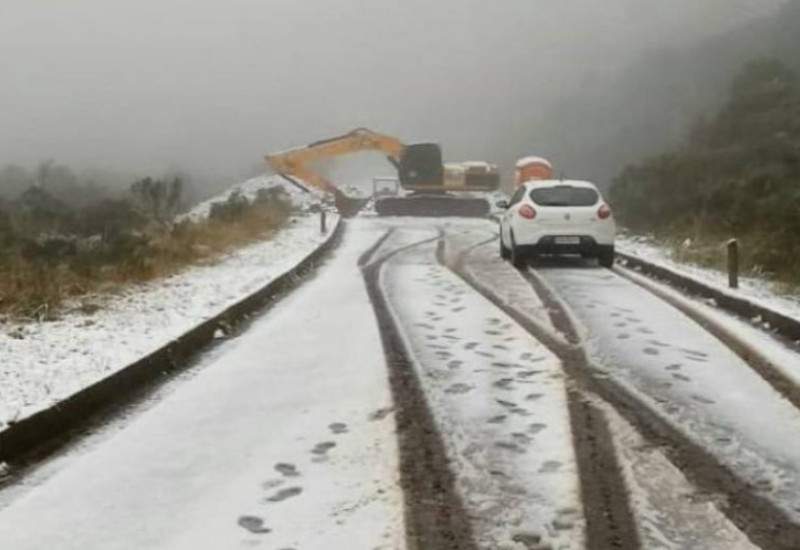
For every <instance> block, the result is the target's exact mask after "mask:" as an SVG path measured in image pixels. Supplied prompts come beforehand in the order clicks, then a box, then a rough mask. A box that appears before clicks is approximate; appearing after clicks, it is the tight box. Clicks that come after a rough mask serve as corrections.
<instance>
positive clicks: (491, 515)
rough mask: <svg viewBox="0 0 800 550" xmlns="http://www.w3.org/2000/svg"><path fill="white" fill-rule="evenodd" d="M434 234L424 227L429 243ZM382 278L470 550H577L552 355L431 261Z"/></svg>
mask: <svg viewBox="0 0 800 550" xmlns="http://www.w3.org/2000/svg"><path fill="white" fill-rule="evenodd" d="M434 236H436V232H435V231H430V232H429V237H434ZM435 254H436V243H429V244H427V245H422V246H419V247H415V248H412V249H409V250H408V251H406V252H404V253H401V254H399V255H397V256H396V257H395V258H393V259H391V260H390V261H389V262H388V263H387V264H386V265H385V266H384V270H383V272H382V276H381V282H382V286H383V288H384V292H385V294H386V296H387V298H388V299H389V302H390V304H391V308H392V310H393V312H394V313H393V314H394V315H395V317H396V318H397V320H398V321H399V324H400V325H401V326H402V327H403V330H404V335H405V339H406V341H407V346H408V348H409V350H410V352H411V354H412V356H413V358H414V360H415V363H416V368H417V369H418V376H419V378H420V380H421V383H422V385H423V386H424V388H425V392H426V397H427V399H428V402H429V405H430V407H431V409H432V411H433V415H434V417H435V419H436V422H437V425H438V426H439V430H440V432H441V434H442V437H443V439H444V441H445V444H446V447H447V449H448V454H449V455H450V461H451V467H452V468H453V470H454V472H455V477H456V486H457V488H458V490H459V493H460V494H461V496H462V499H463V500H464V502H465V505H466V508H467V512H468V514H469V515H470V518H471V521H472V522H473V529H474V531H475V536H476V538H477V542H478V544H479V546H480V547H481V548H531V547H536V548H538V547H539V546H538V545H539V544H542V545H543V546H542V547H548V548H553V549H571V548H582V547H583V542H584V541H583V537H584V535H583V530H584V520H583V511H582V505H581V501H580V494H579V493H580V491H579V482H578V475H577V464H576V458H575V454H574V450H573V448H572V439H571V431H570V422H569V414H568V409H567V396H566V390H565V381H564V374H563V372H562V370H561V365H560V363H559V361H558V360H557V359H556V358H555V356H554V355H553V354H552V353H550V352H549V351H548V350H547V349H545V348H544V347H543V346H542V345H541V344H540V343H539V342H537V341H536V340H534V339H533V338H532V337H531V336H530V335H529V334H528V333H526V332H525V331H524V330H523V329H522V328H521V327H519V326H518V325H516V324H515V323H514V322H513V321H511V320H510V319H509V318H508V317H507V316H506V315H504V314H503V313H502V312H500V311H499V310H497V308H495V307H494V306H493V305H492V304H491V303H490V302H489V301H487V300H486V299H485V298H483V297H482V296H480V295H479V294H478V293H476V292H475V291H474V290H473V289H472V288H471V287H469V286H468V285H467V284H466V283H465V282H464V281H462V280H461V279H459V278H458V277H456V276H455V275H454V274H453V273H451V272H450V271H449V270H448V269H447V268H445V267H443V266H441V265H439V264H438V263H437V261H436V259H435Z"/></svg>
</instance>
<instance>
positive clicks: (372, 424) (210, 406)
mask: <svg viewBox="0 0 800 550" xmlns="http://www.w3.org/2000/svg"><path fill="white" fill-rule="evenodd" d="M380 234H381V232H380V230H379V229H378V228H374V229H371V228H364V229H362V230H360V231H357V232H353V231H348V232H347V234H346V235H347V236H346V239H345V242H344V244H342V245H341V247H340V248H339V249H338V250H337V251H336V253H335V255H334V257H333V258H332V259H331V260H329V261H328V262H327V265H325V267H324V275H320V276H318V277H317V278H315V279H313V280H311V281H309V282H308V283H306V284H304V285H303V286H301V287H300V288H299V289H298V290H297V291H296V292H295V293H294V294H292V295H291V296H289V297H288V298H286V299H285V300H284V301H282V302H281V303H279V304H278V305H277V306H276V307H275V308H274V309H273V310H271V311H270V312H269V313H268V314H267V315H266V316H265V317H263V318H261V319H260V320H258V321H256V322H255V323H254V324H253V325H252V327H251V328H250V329H249V330H248V331H247V332H246V333H245V334H243V335H242V336H241V337H239V338H236V339H234V340H231V341H229V342H226V343H224V344H223V345H222V346H221V347H220V348H218V349H217V350H216V351H215V352H214V353H213V354H211V357H210V358H208V359H207V360H206V364H205V365H203V367H202V368H201V369H200V371H199V372H198V373H197V375H196V376H194V377H192V378H190V379H189V380H187V381H185V382H184V383H183V385H181V387H180V391H175V392H173V393H171V394H169V395H168V396H167V397H165V398H164V400H163V401H161V402H160V403H158V404H157V405H155V406H153V407H152V408H150V409H149V410H147V411H145V412H142V413H141V414H140V415H139V416H138V417H136V418H135V419H134V420H132V421H131V423H130V425H128V426H126V428H125V429H124V430H122V431H120V432H118V433H116V434H114V435H112V436H110V437H109V438H108V439H107V440H105V441H104V442H103V444H102V445H100V446H96V447H95V448H92V449H89V450H86V451H83V452H82V453H79V456H76V457H73V458H72V459H71V460H67V461H66V462H65V465H64V467H63V468H62V469H60V470H59V471H57V472H55V473H54V474H53V475H52V476H51V477H50V478H49V479H48V480H47V481H46V483H43V484H41V485H39V486H37V487H33V488H31V489H30V490H28V491H25V492H23V494H22V495H21V496H19V497H18V498H16V499H15V500H13V501H12V502H11V503H10V504H9V505H8V507H7V508H5V509H4V510H3V511H2V513H0V541H2V544H1V545H2V548H4V549H6V548H7V549H14V550H41V549H51V548H52V549H55V548H57V549H59V550H71V549H75V550H78V549H80V550H93V549H98V550H100V549H102V550H127V549H131V550H133V549H136V550H139V549H142V548H148V549H156V548H159V549H161V548H165V549H167V548H168V549H175V550H178V549H185V548H192V549H198V550H200V549H206V548H209V549H211V548H214V549H216V548H226V549H229V548H236V547H250V546H258V545H263V546H264V547H268V548H276V549H282V548H296V549H303V550H314V549H318V550H330V549H332V548H342V549H344V548H348V549H349V548H352V549H361V548H364V549H367V548H369V549H386V550H389V549H399V550H402V549H403V548H404V547H405V545H404V541H403V515H402V514H403V511H402V508H403V506H402V493H401V490H400V488H399V487H398V480H397V478H398V473H397V468H398V464H397V443H396V434H395V423H394V417H393V415H392V414H391V410H392V409H391V407H392V403H391V394H390V391H389V388H388V381H387V372H386V368H385V364H384V356H383V352H382V347H381V339H380V335H379V333H378V329H377V327H376V323H375V317H374V314H373V311H372V307H371V304H370V302H369V299H368V297H367V294H366V290H365V287H364V283H363V281H362V278H361V275H360V272H359V270H358V267H357V260H358V257H359V255H360V254H361V253H362V252H363V251H364V250H365V249H367V248H368V247H369V246H370V245H371V244H372V243H373V242H375V241H376V240H377V239H378V237H379V236H380ZM343 320H346V322H342V321H343Z"/></svg>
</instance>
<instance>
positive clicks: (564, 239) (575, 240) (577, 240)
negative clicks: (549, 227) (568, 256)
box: [555, 237, 581, 245]
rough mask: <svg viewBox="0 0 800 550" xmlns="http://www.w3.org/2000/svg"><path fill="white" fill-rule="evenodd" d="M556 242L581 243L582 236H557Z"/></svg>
mask: <svg viewBox="0 0 800 550" xmlns="http://www.w3.org/2000/svg"><path fill="white" fill-rule="evenodd" d="M555 243H556V244H568V245H574V244H581V238H580V237H556V238H555Z"/></svg>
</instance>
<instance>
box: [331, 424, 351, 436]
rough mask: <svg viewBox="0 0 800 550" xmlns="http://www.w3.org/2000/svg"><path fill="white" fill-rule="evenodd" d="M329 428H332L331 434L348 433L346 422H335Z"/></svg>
mask: <svg viewBox="0 0 800 550" xmlns="http://www.w3.org/2000/svg"><path fill="white" fill-rule="evenodd" d="M328 428H330V430H331V432H333V433H335V434H336V435H340V434H346V433H347V424H345V423H344V422H334V423H333V424H331V425H330V426H328Z"/></svg>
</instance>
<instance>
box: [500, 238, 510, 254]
mask: <svg viewBox="0 0 800 550" xmlns="http://www.w3.org/2000/svg"><path fill="white" fill-rule="evenodd" d="M500 257H501V258H503V259H504V260H507V259H509V258H510V257H511V250H509V249H508V247H507V246H506V245H505V243H504V242H503V235H500Z"/></svg>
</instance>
